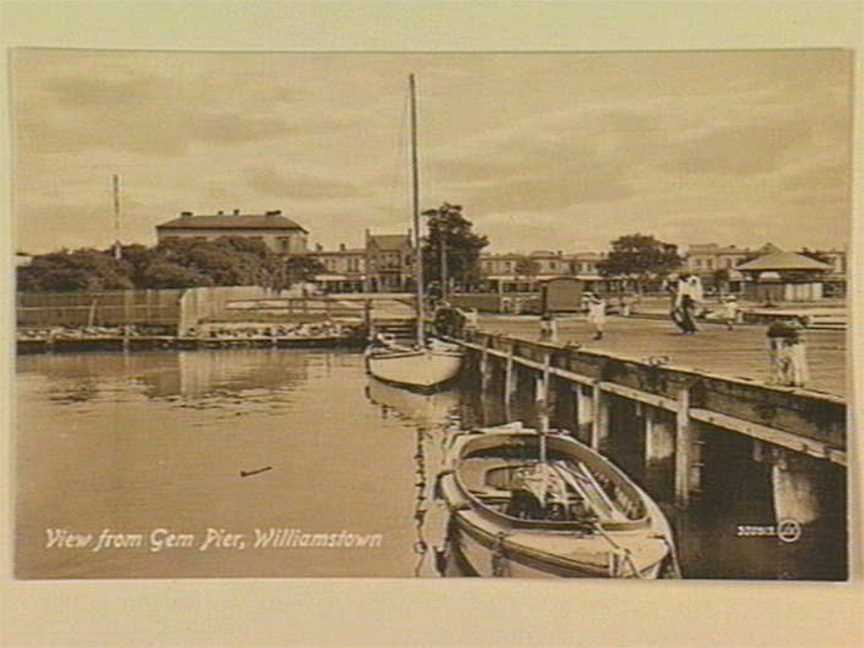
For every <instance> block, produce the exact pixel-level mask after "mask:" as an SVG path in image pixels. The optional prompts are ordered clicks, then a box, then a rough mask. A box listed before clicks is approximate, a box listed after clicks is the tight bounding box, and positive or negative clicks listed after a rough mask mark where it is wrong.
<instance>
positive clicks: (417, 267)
mask: <svg viewBox="0 0 864 648" xmlns="http://www.w3.org/2000/svg"><path fill="white" fill-rule="evenodd" d="M409 80H410V85H411V172H412V175H411V179H412V193H413V196H412V198H413V206H414V278H415V283H416V284H417V344H418V346H421V347H422V346H424V344H425V336H424V332H423V325H424V314H423V310H424V309H423V250H422V248H421V247H420V243H421V237H420V170H419V168H418V164H417V87H416V83H415V81H414V75H413V74H412V75H411V76H410V78H409Z"/></svg>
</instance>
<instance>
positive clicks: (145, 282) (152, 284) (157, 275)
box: [138, 259, 213, 289]
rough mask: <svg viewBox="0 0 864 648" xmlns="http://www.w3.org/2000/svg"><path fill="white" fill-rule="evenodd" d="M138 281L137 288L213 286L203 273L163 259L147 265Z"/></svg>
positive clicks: (211, 280)
mask: <svg viewBox="0 0 864 648" xmlns="http://www.w3.org/2000/svg"><path fill="white" fill-rule="evenodd" d="M140 280H141V283H140V284H139V286H138V287H139V288H155V289H158V288H196V287H198V286H212V285H213V279H211V278H210V277H208V276H207V275H205V274H204V273H202V272H200V271H198V270H194V269H192V268H187V267H185V266H182V265H180V264H179V263H174V262H173V261H167V260H165V259H157V260H156V261H153V262H152V263H151V264H150V265H148V266H147V267H146V268H145V269H144V270H143V271H142V272H141V275H140Z"/></svg>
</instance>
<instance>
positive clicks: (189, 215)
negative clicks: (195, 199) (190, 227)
mask: <svg viewBox="0 0 864 648" xmlns="http://www.w3.org/2000/svg"><path fill="white" fill-rule="evenodd" d="M180 218H192V212H191V211H184V212H180Z"/></svg>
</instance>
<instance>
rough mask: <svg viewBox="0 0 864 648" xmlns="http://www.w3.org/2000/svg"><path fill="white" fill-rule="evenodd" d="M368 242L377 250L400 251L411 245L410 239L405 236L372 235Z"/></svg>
mask: <svg viewBox="0 0 864 648" xmlns="http://www.w3.org/2000/svg"><path fill="white" fill-rule="evenodd" d="M369 242H370V243H374V244H375V247H377V248H378V249H379V250H401V249H402V248H403V247H405V246H410V245H411V238H410V237H409V236H408V235H407V234H372V235H370V236H369Z"/></svg>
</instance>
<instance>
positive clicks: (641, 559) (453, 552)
mask: <svg viewBox="0 0 864 648" xmlns="http://www.w3.org/2000/svg"><path fill="white" fill-rule="evenodd" d="M495 430H496V428H491V429H488V430H487V431H486V433H485V434H479V435H477V434H462V435H459V436H460V437H462V438H461V439H458V437H457V441H455V442H453V443H451V446H450V448H449V450H448V453H447V455H448V456H447V457H446V459H445V470H444V471H443V472H442V473H441V475H440V476H439V480H438V484H437V486H438V492H437V494H438V496H439V497H440V498H441V499H442V500H443V501H444V502H445V503H446V505H447V507H448V509H449V510H450V522H449V524H448V533H447V548H448V552H449V554H450V559H451V560H455V561H456V562H457V563H459V564H461V565H464V567H465V568H467V571H468V572H469V573H473V574H476V575H479V576H496V577H515V578H561V577H565V578H641V579H656V578H664V577H675V576H678V575H679V574H677V573H676V572H677V563H676V562H675V548H674V541H673V539H672V532H671V528H670V527H669V524H668V521H667V520H666V518H665V516H664V515H663V513H662V511H661V510H660V508H659V507H658V506H657V504H656V503H655V502H654V501H653V500H651V498H650V497H648V495H647V494H646V493H644V491H642V490H641V489H639V488H638V487H637V486H636V485H635V484H633V483H632V482H630V481H629V480H628V479H626V477H625V476H624V475H623V473H621V472H620V470H619V469H617V468H616V467H614V465H612V464H611V463H610V462H608V460H606V459H605V458H604V457H602V456H601V455H599V454H597V453H595V452H594V451H593V450H591V449H590V448H588V447H587V446H584V445H583V444H581V443H579V442H577V441H575V440H572V439H570V438H568V437H563V436H560V435H556V436H555V437H554V438H550V439H549V444H550V446H551V447H552V448H553V449H554V450H555V452H556V453H557V455H558V456H571V457H572V459H573V460H574V461H576V460H578V461H581V462H584V463H586V465H589V464H590V466H591V468H592V470H594V471H597V472H603V473H604V474H608V475H609V476H611V477H612V478H614V479H615V480H616V483H618V484H621V485H624V484H625V482H626V488H627V489H628V490H629V492H630V493H631V494H632V495H633V496H634V497H638V499H639V500H640V503H641V507H642V508H641V509H640V510H641V511H642V513H641V514H640V515H638V516H637V517H636V518H635V519H633V520H629V519H627V520H622V521H619V522H616V523H612V524H608V525H607V524H605V523H604V525H603V526H604V529H605V530H603V532H602V533H601V532H600V530H599V529H598V530H597V531H589V532H580V531H579V530H574V529H572V528H571V529H567V528H565V527H564V526H561V525H558V526H556V524H554V523H553V524H548V523H543V522H538V523H532V522H527V523H526V522H522V521H519V520H513V519H512V518H508V517H507V516H506V515H502V514H500V513H496V512H495V511H494V510H490V509H489V508H488V507H486V506H484V505H483V504H482V503H480V502H479V500H478V499H477V497H476V496H475V495H474V493H475V492H476V491H474V490H472V489H473V488H475V486H472V487H470V488H469V487H468V485H467V484H468V482H465V483H463V482H462V481H461V479H460V478H458V475H459V474H460V465H461V464H460V461H461V460H462V459H463V453H464V456H465V457H468V456H471V452H472V450H471V449H470V448H473V449H475V450H480V451H482V452H484V453H487V454H494V453H495V448H496V447H501V448H507V447H508V446H510V447H512V446H513V445H514V444H515V445H521V444H528V443H536V433H534V432H533V431H529V432H525V431H522V432H519V433H513V432H512V431H510V430H508V431H507V432H495ZM511 430H512V428H511ZM472 444H473V445H472ZM481 444H482V447H481ZM625 556H626V557H625Z"/></svg>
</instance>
